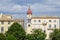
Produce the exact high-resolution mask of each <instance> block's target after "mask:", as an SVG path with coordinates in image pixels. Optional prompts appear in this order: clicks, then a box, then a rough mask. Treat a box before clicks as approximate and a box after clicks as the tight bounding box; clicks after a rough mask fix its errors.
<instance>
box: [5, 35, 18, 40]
mask: <svg viewBox="0 0 60 40" xmlns="http://www.w3.org/2000/svg"><path fill="white" fill-rule="evenodd" d="M6 40H17V39H16V38H15V37H14V36H13V35H8V36H6Z"/></svg>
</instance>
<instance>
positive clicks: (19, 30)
mask: <svg viewBox="0 0 60 40" xmlns="http://www.w3.org/2000/svg"><path fill="white" fill-rule="evenodd" d="M8 34H11V35H13V36H14V37H15V38H16V39H17V40H24V38H25V34H26V33H25V31H24V29H23V27H22V26H21V25H20V24H18V23H13V24H12V25H11V26H10V28H9V29H8V31H7V32H6V35H8Z"/></svg>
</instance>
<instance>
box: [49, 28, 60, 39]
mask: <svg viewBox="0 0 60 40" xmlns="http://www.w3.org/2000/svg"><path fill="white" fill-rule="evenodd" d="M50 39H51V40H60V30H58V29H55V30H54V31H53V32H52V33H51V34H50Z"/></svg>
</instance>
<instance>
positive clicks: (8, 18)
mask: <svg viewBox="0 0 60 40" xmlns="http://www.w3.org/2000/svg"><path fill="white" fill-rule="evenodd" d="M0 21H17V22H24V20H23V19H13V18H12V16H9V15H3V14H0Z"/></svg>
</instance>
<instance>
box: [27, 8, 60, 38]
mask: <svg viewBox="0 0 60 40" xmlns="http://www.w3.org/2000/svg"><path fill="white" fill-rule="evenodd" d="M27 19H28V23H27V34H31V33H32V31H33V30H34V29H42V31H43V32H45V33H46V34H47V36H46V39H49V34H50V33H51V32H53V30H54V29H59V17H57V16H34V17H33V15H32V11H31V9H30V8H29V9H28V12H27Z"/></svg>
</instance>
